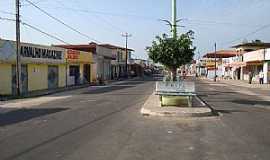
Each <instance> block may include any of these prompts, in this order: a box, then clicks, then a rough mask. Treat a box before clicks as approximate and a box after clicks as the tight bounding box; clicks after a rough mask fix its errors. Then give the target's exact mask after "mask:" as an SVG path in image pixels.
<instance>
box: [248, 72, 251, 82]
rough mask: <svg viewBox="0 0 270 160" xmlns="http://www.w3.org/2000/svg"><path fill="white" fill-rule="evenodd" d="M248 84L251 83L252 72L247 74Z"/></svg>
mask: <svg viewBox="0 0 270 160" xmlns="http://www.w3.org/2000/svg"><path fill="white" fill-rule="evenodd" d="M248 83H249V84H251V83H252V72H251V71H249V72H248Z"/></svg>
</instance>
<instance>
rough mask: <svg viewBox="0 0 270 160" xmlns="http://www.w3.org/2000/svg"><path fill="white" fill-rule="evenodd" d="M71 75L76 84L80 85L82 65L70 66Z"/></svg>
mask: <svg viewBox="0 0 270 160" xmlns="http://www.w3.org/2000/svg"><path fill="white" fill-rule="evenodd" d="M69 76H70V77H74V85H80V66H70V67H69Z"/></svg>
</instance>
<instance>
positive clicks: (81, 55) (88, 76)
mask: <svg viewBox="0 0 270 160" xmlns="http://www.w3.org/2000/svg"><path fill="white" fill-rule="evenodd" d="M66 62H67V84H68V85H69V86H72V85H81V84H90V83H92V82H93V81H94V79H95V76H93V75H94V73H95V72H94V67H93V55H92V53H90V52H83V51H78V50H71V49H67V50H66Z"/></svg>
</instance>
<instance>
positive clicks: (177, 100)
mask: <svg viewBox="0 0 270 160" xmlns="http://www.w3.org/2000/svg"><path fill="white" fill-rule="evenodd" d="M161 106H162V107H166V106H176V107H188V97H185V96H183V97H181V96H161Z"/></svg>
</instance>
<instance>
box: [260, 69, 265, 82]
mask: <svg viewBox="0 0 270 160" xmlns="http://www.w3.org/2000/svg"><path fill="white" fill-rule="evenodd" d="M259 78H260V84H263V80H264V74H263V71H262V70H261V71H260V73H259Z"/></svg>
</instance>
